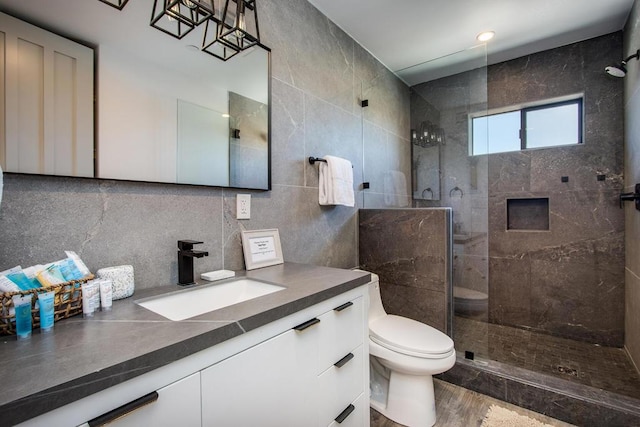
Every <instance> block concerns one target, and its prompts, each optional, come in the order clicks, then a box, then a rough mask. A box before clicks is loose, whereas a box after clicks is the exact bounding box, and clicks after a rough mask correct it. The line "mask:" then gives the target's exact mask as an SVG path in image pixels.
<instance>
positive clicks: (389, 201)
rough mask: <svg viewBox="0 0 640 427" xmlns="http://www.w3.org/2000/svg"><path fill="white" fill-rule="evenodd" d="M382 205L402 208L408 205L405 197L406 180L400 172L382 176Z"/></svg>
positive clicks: (407, 199) (387, 173) (389, 172)
mask: <svg viewBox="0 0 640 427" xmlns="http://www.w3.org/2000/svg"><path fill="white" fill-rule="evenodd" d="M383 185H384V203H385V204H386V205H387V206H392V207H400V208H404V207H406V206H408V205H409V198H408V197H407V195H408V193H407V179H406V177H405V175H404V173H402V172H400V171H387V172H386V173H385V174H384V182H383Z"/></svg>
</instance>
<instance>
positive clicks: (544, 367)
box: [453, 316, 640, 398]
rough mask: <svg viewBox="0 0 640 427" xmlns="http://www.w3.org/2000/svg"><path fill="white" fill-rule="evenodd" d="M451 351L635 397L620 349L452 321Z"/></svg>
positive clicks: (635, 384)
mask: <svg viewBox="0 0 640 427" xmlns="http://www.w3.org/2000/svg"><path fill="white" fill-rule="evenodd" d="M453 322H454V327H453V330H454V337H453V340H454V342H455V343H456V350H458V351H460V352H464V351H465V350H470V351H473V352H474V355H475V357H476V358H484V359H491V360H495V361H497V362H502V363H505V364H509V365H513V366H517V367H521V368H524V369H529V370H531V371H534V372H539V373H543V374H547V375H552V376H555V377H559V378H562V379H565V380H569V381H573V382H576V383H580V384H584V385H588V386H592V387H596V388H599V389H603V390H607V391H611V392H614V393H618V394H622V395H625V396H630V397H635V398H638V397H640V375H639V374H638V372H637V371H636V369H635V367H634V366H633V364H632V363H631V361H630V360H629V357H628V356H627V353H626V352H625V350H624V349H622V348H613V347H603V346H599V345H595V344H589V343H584V342H579V341H574V340H570V339H565V338H558V337H554V336H551V335H546V334H541V333H537V332H532V331H526V330H523V329H518V328H513V327H509V326H502V325H494V324H490V323H486V322H482V321H478V320H472V319H467V318H464V317H460V316H455V317H454V319H453Z"/></svg>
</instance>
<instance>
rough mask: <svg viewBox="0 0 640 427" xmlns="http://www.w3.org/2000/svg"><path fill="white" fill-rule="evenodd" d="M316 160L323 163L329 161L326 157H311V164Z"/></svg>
mask: <svg viewBox="0 0 640 427" xmlns="http://www.w3.org/2000/svg"><path fill="white" fill-rule="evenodd" d="M316 162H323V163H327V161H326V160H325V159H321V158H319V157H313V156H312V157H309V164H310V165H314V164H315V163H316Z"/></svg>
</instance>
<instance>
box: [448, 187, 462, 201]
mask: <svg viewBox="0 0 640 427" xmlns="http://www.w3.org/2000/svg"><path fill="white" fill-rule="evenodd" d="M456 192H459V193H460V198H462V197H464V191H462V188H460V187H458V186H457V185H456V186H455V187H453V188H452V189H451V191H449V197H453V194H454V193H456Z"/></svg>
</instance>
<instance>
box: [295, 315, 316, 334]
mask: <svg viewBox="0 0 640 427" xmlns="http://www.w3.org/2000/svg"><path fill="white" fill-rule="evenodd" d="M316 323H320V319H318V318H317V317H314V318H313V319H311V320H307V321H306V322H304V323H300V324H299V325H298V326H294V327H293V329H295V330H296V331H298V332H301V331H304V330H305V329H307V328H309V327H311V326H313V325H315V324H316Z"/></svg>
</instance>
